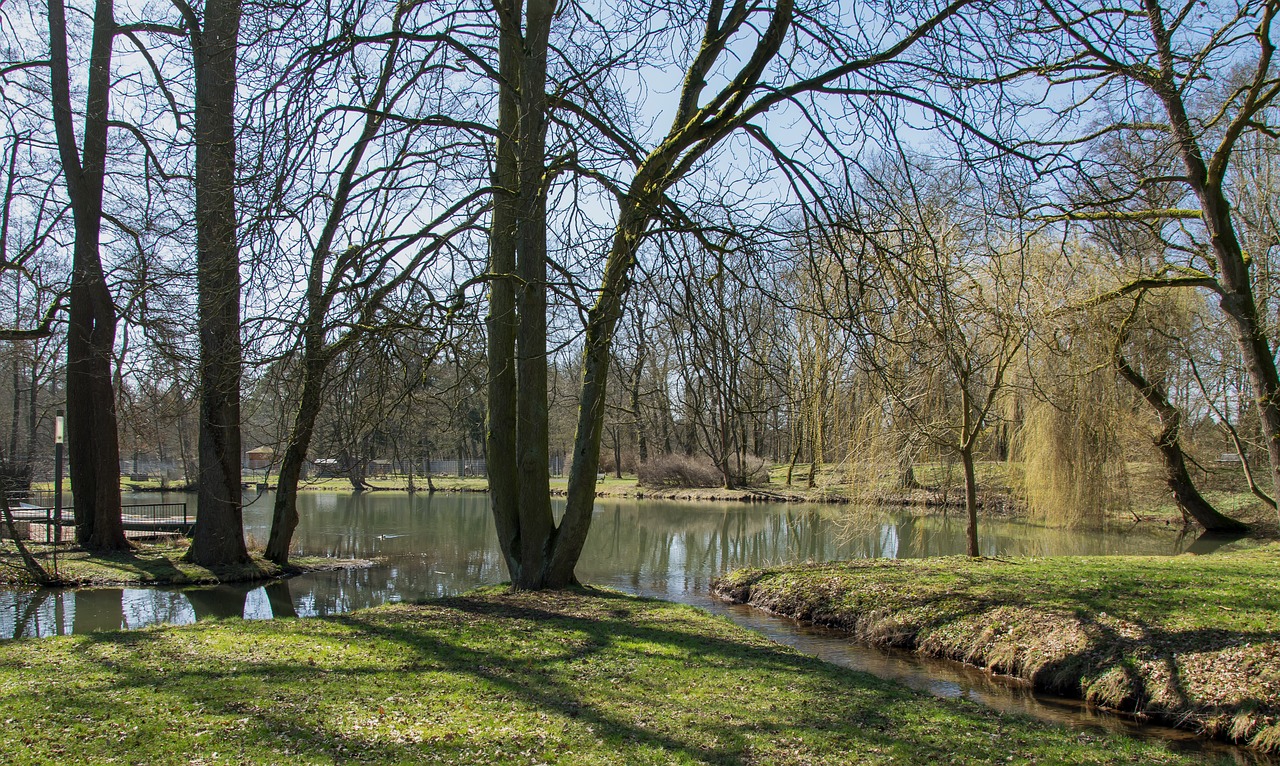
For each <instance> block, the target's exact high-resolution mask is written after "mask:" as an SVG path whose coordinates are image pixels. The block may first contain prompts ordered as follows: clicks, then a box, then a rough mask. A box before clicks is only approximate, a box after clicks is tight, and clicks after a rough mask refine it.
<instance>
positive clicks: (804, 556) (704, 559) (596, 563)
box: [0, 492, 1203, 747]
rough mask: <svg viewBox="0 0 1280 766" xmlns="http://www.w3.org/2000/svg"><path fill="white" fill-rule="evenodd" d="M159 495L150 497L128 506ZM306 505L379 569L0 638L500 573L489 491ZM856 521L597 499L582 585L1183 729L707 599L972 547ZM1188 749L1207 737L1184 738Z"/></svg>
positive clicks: (152, 594)
mask: <svg viewBox="0 0 1280 766" xmlns="http://www.w3.org/2000/svg"><path fill="white" fill-rule="evenodd" d="M183 500H185V501H187V502H189V503H192V504H194V501H195V498H194V497H193V496H185V497H184V496H182V495H170V496H166V497H165V498H164V502H181V501H183ZM250 500H253V502H252V503H251V504H250V505H249V506H248V507H247V508H246V511H245V527H246V532H247V534H248V535H249V536H250V537H251V538H252V539H254V540H257V541H259V542H262V541H265V540H266V538H267V533H268V530H269V519H270V507H271V506H270V502H271V496H270V495H269V494H268V495H265V496H262V497H257V498H256V499H254V496H249V497H246V502H248V501H250ZM156 501H157V498H156V497H155V495H146V496H137V497H126V499H125V502H156ZM299 512H300V515H301V518H302V521H301V524H300V526H299V528H298V531H297V535H296V537H295V552H296V553H297V554H301V555H308V556H332V557H338V558H354V559H367V560H372V561H374V562H375V563H374V565H373V566H369V567H364V568H359V569H341V570H334V571H327V572H314V573H310V574H306V575H301V576H298V577H294V578H292V579H289V580H285V581H281V582H275V583H271V584H269V585H266V586H263V585H221V586H217V587H209V588H188V589H176V588H168V589H166V588H100V589H89V590H79V591H53V590H44V591H36V592H12V591H9V592H0V638H15V637H32V636H50V635H63V634H68V633H83V632H88V631H94V630H114V629H119V628H138V627H143V626H146V625H152V624H156V623H170V624H183V623H189V622H192V621H195V620H200V619H208V618H225V617H244V618H246V619H271V618H273V617H294V616H299V617H310V616H316V615H328V614H340V613H343V612H348V611H351V610H354V609H360V608H363V607H368V606H374V605H377V604H382V603H386V602H392V601H407V600H414V599H421V598H430V597H435V596H448V595H454V594H457V593H461V592H463V591H466V590H469V589H471V588H474V587H476V586H478V585H484V584H491V583H497V582H501V581H502V580H504V579H505V571H504V568H503V565H502V558H501V555H500V554H499V553H498V551H497V547H496V541H497V537H496V534H495V532H494V529H493V519H492V517H491V516H490V513H489V508H488V498H487V496H485V495H482V494H436V495H427V494H425V493H420V494H417V495H414V496H409V495H406V494H402V493H382V492H373V493H365V494H362V495H353V494H340V493H304V494H303V495H301V496H300V498H299ZM851 515H852V514H851V512H850V511H849V510H848V509H847V508H844V507H840V506H820V505H796V504H748V503H685V502H681V503H676V502H664V501H652V500H645V501H625V500H600V501H598V502H597V506H596V513H595V518H594V519H593V521H592V527H591V534H590V537H589V538H588V540H587V545H586V548H585V550H584V551H583V555H582V558H581V560H580V563H579V565H578V569H577V573H578V578H579V579H580V580H581V581H582V582H584V583H588V584H592V585H603V586H607V587H612V588H617V589H619V590H623V591H626V592H628V593H633V594H636V595H641V596H652V597H657V598H663V599H668V600H672V601H680V602H685V603H690V604H694V605H697V606H699V607H702V608H705V609H708V610H710V611H713V612H715V613H718V614H723V615H726V616H728V617H729V618H730V619H733V620H734V621H735V622H738V623H739V624H743V625H746V626H747V627H751V628H753V629H755V630H759V631H761V632H764V633H765V634H766V635H769V636H770V637H771V638H773V639H774V640H777V641H780V642H782V643H786V644H789V645H792V646H795V647H796V648H798V649H800V650H802V651H805V652H807V653H810V654H816V655H818V656H820V657H823V658H824V659H827V660H829V661H832V662H836V663H839V664H842V665H846V666H849V667H854V668H857V669H861V670H866V671H869V672H873V673H875V674H876V675H880V676H883V677H889V678H894V679H896V680H899V681H902V682H904V683H907V684H908V685H911V686H914V687H916V688H918V689H922V690H924V691H928V692H931V693H933V694H938V695H941V696H947V697H963V698H969V699H973V700H975V701H978V702H981V703H983V704H987V705H990V706H993V707H996V708H999V709H1002V710H1006V711H1010V712H1023V713H1030V714H1032V715H1035V716H1037V717H1040V718H1044V719H1047V720H1054V721H1059V722H1063V723H1068V724H1072V725H1090V726H1098V725H1101V726H1104V727H1107V728H1113V729H1125V730H1132V731H1134V732H1135V733H1137V734H1139V735H1141V736H1159V737H1162V738H1173V739H1175V740H1186V739H1187V738H1188V735H1185V734H1182V733H1180V732H1175V731H1172V730H1161V729H1156V728H1153V727H1137V726H1135V725H1134V724H1132V723H1131V722H1129V721H1127V720H1126V719H1124V718H1122V717H1115V716H1106V715H1102V716H1099V715H1097V714H1095V713H1092V712H1090V711H1086V710H1084V709H1083V708H1082V707H1081V706H1079V705H1078V704H1076V703H1074V702H1071V701H1068V700H1059V699H1053V698H1050V697H1044V696H1042V695H1033V694H1032V693H1031V691H1030V690H1029V689H1027V688H1026V687H1025V686H1024V685H1020V684H1019V683H1017V682H1013V681H1009V680H1005V679H995V678H993V677H992V676H990V675H989V674H987V673H983V672H982V671H979V670H976V669H972V668H966V667H965V666H962V665H959V664H958V663H950V662H940V661H930V660H927V659H923V658H919V657H916V656H915V655H912V654H910V653H905V652H897V653H894V652H889V653H886V652H881V651H878V650H874V649H869V648H866V647H860V646H857V645H854V644H851V643H850V642H849V641H847V640H844V639H841V638H839V637H837V636H832V635H829V634H826V633H824V632H823V631H820V630H815V629H811V628H807V627H805V626H802V625H797V624H795V623H793V622H790V621H787V620H780V619H775V618H771V617H767V616H764V615H761V614H760V613H758V612H755V611H754V610H751V609H748V608H745V607H735V606H729V605H726V604H722V603H720V602H719V601H718V600H716V599H714V598H713V597H712V596H711V595H710V592H709V586H710V583H711V580H712V579H714V578H715V577H716V576H718V575H720V574H722V573H724V572H727V571H729V570H732V569H736V568H739V567H744V566H766V565H770V564H784V563H791V562H803V561H827V560H833V559H847V558H868V557H885V558H915V557H923V556H942V555H957V554H962V553H964V550H965V537H964V520H963V518H962V514H960V513H952V514H950V515H948V516H941V515H930V516H916V515H914V514H912V513H911V512H909V511H905V510H886V511H882V512H878V513H875V514H861V515H858V516H857V518H851ZM980 531H981V535H982V537H981V548H982V552H983V554H984V555H988V556H1049V555H1084V556H1096V555H1113V554H1150V555H1174V554H1178V553H1182V552H1184V551H1186V550H1188V549H1189V548H1192V547H1193V546H1196V545H1197V543H1195V542H1194V540H1193V538H1191V537H1189V536H1186V535H1183V534H1180V531H1179V530H1177V529H1174V528H1166V527H1163V526H1155V525H1150V524H1146V525H1140V526H1136V527H1119V528H1114V529H1108V530H1059V529H1046V528H1044V527H1040V526H1036V525H1033V524H1028V523H1025V522H1012V521H985V520H984V521H983V523H982V525H981V530H980ZM1199 545H1203V543H1200V544H1199ZM1186 746H1188V747H1201V746H1202V745H1200V744H1196V743H1193V742H1187V743H1186Z"/></svg>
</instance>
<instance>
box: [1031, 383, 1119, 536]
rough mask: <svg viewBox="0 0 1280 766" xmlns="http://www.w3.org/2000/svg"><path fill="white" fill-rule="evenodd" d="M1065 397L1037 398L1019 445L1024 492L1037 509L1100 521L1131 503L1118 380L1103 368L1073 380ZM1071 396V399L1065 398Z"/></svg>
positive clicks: (1049, 516) (1076, 521)
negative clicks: (1116, 387) (1102, 371)
mask: <svg viewBox="0 0 1280 766" xmlns="http://www.w3.org/2000/svg"><path fill="white" fill-rule="evenodd" d="M1071 383H1072V384H1071V385H1069V386H1068V387H1067V388H1068V390H1066V391H1062V392H1059V397H1058V398H1059V399H1060V401H1059V402H1055V403H1050V402H1046V401H1039V400H1037V401H1033V402H1032V403H1031V404H1030V405H1029V406H1028V407H1027V410H1026V412H1025V414H1024V420H1023V423H1022V428H1020V429H1019V431H1018V435H1017V439H1016V441H1015V446H1016V449H1017V452H1018V454H1019V456H1020V457H1021V459H1022V464H1023V473H1022V482H1023V486H1022V489H1023V492H1024V493H1025V496H1026V501H1027V507H1028V509H1029V510H1030V511H1031V514H1032V515H1033V516H1034V517H1036V518H1039V519H1041V520H1043V521H1044V522H1046V523H1048V524H1051V525H1055V526H1065V527H1074V526H1079V525H1084V524H1094V523H1098V522H1100V521H1101V520H1102V519H1103V518H1104V516H1105V514H1106V512H1107V511H1108V510H1111V509H1115V508H1122V507H1125V505H1126V502H1127V497H1128V475H1127V472H1126V469H1125V451H1124V447H1123V445H1122V444H1121V443H1120V441H1119V439H1118V438H1117V436H1118V434H1119V433H1120V431H1121V429H1122V428H1123V426H1121V425H1120V423H1121V421H1122V420H1124V419H1125V418H1124V413H1122V412H1121V411H1120V409H1119V407H1117V406H1116V405H1115V401H1116V397H1115V392H1114V383H1113V382H1112V381H1111V380H1107V379H1105V375H1103V374H1093V375H1089V376H1087V377H1085V378H1081V379H1077V380H1075V381H1072V382H1071ZM1063 400H1065V401H1063Z"/></svg>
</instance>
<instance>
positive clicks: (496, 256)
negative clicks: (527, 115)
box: [458, 14, 522, 583]
mask: <svg viewBox="0 0 1280 766" xmlns="http://www.w3.org/2000/svg"><path fill="white" fill-rule="evenodd" d="M499 17H500V37H499V47H498V68H499V71H500V75H501V77H500V78H499V83H498V138H497V145H496V147H495V153H496V155H497V156H496V159H495V161H494V169H493V189H494V191H493V213H492V215H491V219H490V233H489V275H490V279H489V315H488V317H486V324H487V329H488V337H487V349H486V355H487V362H488V370H489V392H488V393H489V396H488V423H487V429H486V432H485V434H486V438H485V452H486V453H487V456H488V463H487V466H488V474H489V504H490V508H491V509H492V511H493V518H494V524H495V526H496V527H497V532H498V547H499V549H500V550H501V551H502V556H503V560H504V561H505V563H506V565H507V572H508V574H509V576H510V577H511V582H512V583H516V582H517V581H518V580H519V579H520V573H521V562H522V557H521V555H520V551H519V547H520V544H521V535H520V514H519V509H518V503H519V497H520V492H519V489H520V488H519V482H520V478H519V475H518V473H517V468H516V466H517V457H516V455H517V453H516V396H517V377H516V365H515V356H516V327H517V325H518V321H517V317H516V293H515V271H516V247H517V233H516V228H517V220H518V216H517V207H516V206H517V200H516V193H517V187H518V186H519V183H520V179H519V157H518V154H517V152H518V148H519V135H518V132H519V113H520V103H519V95H518V93H517V89H516V87H515V83H516V82H517V78H518V77H519V71H520V59H521V55H520V53H521V50H522V45H521V40H520V30H519V23H518V20H517V21H514V22H513V21H512V20H511V19H509V18H507V17H506V16H505V15H503V14H499ZM513 24H514V28H513ZM458 441H459V445H461V441H462V439H461V437H459V439H458ZM458 475H459V476H461V475H462V450H461V449H459V450H458Z"/></svg>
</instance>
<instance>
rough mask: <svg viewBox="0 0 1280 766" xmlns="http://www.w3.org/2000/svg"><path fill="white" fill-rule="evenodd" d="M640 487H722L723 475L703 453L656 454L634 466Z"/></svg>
mask: <svg viewBox="0 0 1280 766" xmlns="http://www.w3.org/2000/svg"><path fill="white" fill-rule="evenodd" d="M636 474H637V475H638V477H639V479H640V486H642V487H654V488H662V487H679V488H682V489H690V488H695V487H723V486H724V475H723V474H721V473H720V469H719V468H717V467H716V464H715V463H713V462H711V459H710V458H708V457H706V456H704V455H697V456H690V455H658V456H656V457H651V458H649V459H648V460H647V461H645V462H644V463H641V464H640V465H639V466H638V467H637V468H636Z"/></svg>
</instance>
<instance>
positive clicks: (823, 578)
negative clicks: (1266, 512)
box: [717, 543, 1280, 749]
mask: <svg viewBox="0 0 1280 766" xmlns="http://www.w3.org/2000/svg"><path fill="white" fill-rule="evenodd" d="M1278 571H1280V544H1276V543H1270V544H1267V545H1263V546H1260V547H1255V548H1253V549H1250V550H1245V551H1240V552H1232V553H1215V554H1213V555H1210V556H1193V555H1184V556H1179V557H1174V558H1168V557H1142V556H1110V557H1059V558H1043V559H1030V558H1027V559H1022V558H1018V559H976V560H974V559H965V558H943V559H921V560H899V561H886V560H862V561H849V562H842V563H836V564H819V565H800V566H792V567H779V568H776V569H767V570H743V571H739V572H735V573H732V574H730V575H729V576H727V577H726V578H724V579H723V580H722V581H721V582H720V583H719V584H718V585H717V587H718V589H719V590H720V591H721V592H722V593H724V594H727V595H732V596H733V597H734V598H736V599H738V600H741V601H745V602H748V603H751V604H753V605H756V606H759V607H761V608H765V609H768V610H770V611H773V612H776V613H779V614H783V615H787V616H791V617H795V618H798V619H805V620H813V621H816V622H820V623H822V624H826V625H831V626H833V627H837V628H842V629H845V630H848V631H850V632H851V633H852V634H854V635H855V636H856V637H858V638H861V639H863V640H868V641H872V642H874V643H878V644H883V645H893V646H901V647H911V648H916V649H918V650H920V651H923V652H925V653H928V654H932V655H936V656H943V657H950V658H953V659H959V660H963V661H968V662H973V663H975V664H978V665H983V666H986V667H990V668H992V669H994V670H997V671H999V672H1003V673H1011V674H1015V675H1019V676H1022V677H1025V678H1029V679H1032V680H1034V681H1036V682H1037V683H1038V684H1040V685H1041V686H1044V687H1047V688H1050V689H1054V690H1057V691H1061V692H1064V693H1068V694H1075V695H1078V696H1081V697H1083V698H1085V699H1089V700H1092V701H1095V702H1097V703H1099V704H1105V705H1110V706H1115V707H1124V708H1131V709H1137V710H1141V711H1144V712H1147V713H1152V714H1160V715H1162V716H1164V717H1166V718H1169V719H1171V720H1173V721H1183V722H1187V723H1190V724H1192V725H1193V726H1198V727H1200V728H1203V729H1205V730H1207V731H1209V732H1212V733H1215V734H1219V735H1222V736H1229V737H1233V738H1235V739H1238V740H1241V741H1246V742H1248V741H1252V742H1253V743H1254V744H1256V745H1258V746H1261V747H1265V748H1270V749H1277V748H1280V718H1278V716H1280V581H1278V580H1277V578H1276V573H1277V572H1278Z"/></svg>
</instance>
